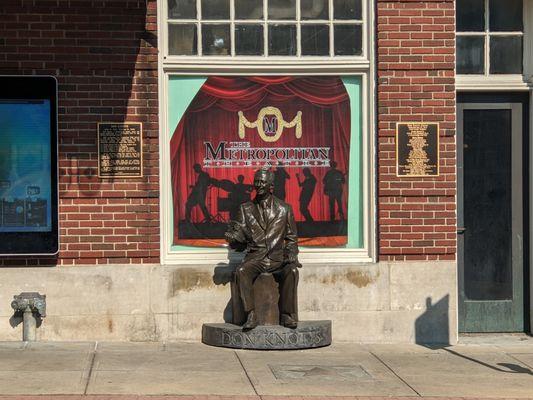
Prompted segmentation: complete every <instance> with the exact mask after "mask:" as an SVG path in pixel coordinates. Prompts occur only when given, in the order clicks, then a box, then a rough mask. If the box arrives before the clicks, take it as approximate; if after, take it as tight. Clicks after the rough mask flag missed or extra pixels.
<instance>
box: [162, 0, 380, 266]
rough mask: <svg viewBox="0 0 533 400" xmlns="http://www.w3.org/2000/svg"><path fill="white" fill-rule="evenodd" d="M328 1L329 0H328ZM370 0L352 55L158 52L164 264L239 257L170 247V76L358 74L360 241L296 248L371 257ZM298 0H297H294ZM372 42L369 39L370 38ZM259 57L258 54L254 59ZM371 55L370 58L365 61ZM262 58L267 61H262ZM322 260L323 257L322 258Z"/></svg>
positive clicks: (304, 256)
mask: <svg viewBox="0 0 533 400" xmlns="http://www.w3.org/2000/svg"><path fill="white" fill-rule="evenodd" d="M329 1H332V0H329ZM374 1H375V0H370V1H365V0H363V19H364V18H365V17H366V19H367V20H366V23H365V25H364V26H365V28H364V29H363V49H364V50H363V53H364V57H363V56H358V57H352V56H349V57H345V56H336V57H329V56H327V57H315V56H305V59H303V60H302V59H301V58H295V57H268V58H267V57H263V56H259V57H258V56H254V57H244V56H243V57H228V56H224V57H216V56H205V57H199V56H194V57H190V56H186V57H179V56H178V57H176V56H173V57H168V56H167V55H166V51H165V52H163V51H161V52H160V53H159V73H158V75H159V84H158V85H159V130H160V135H159V138H160V141H159V148H160V151H159V163H160V167H159V170H160V178H159V179H160V216H161V218H160V221H161V223H160V243H161V245H160V250H161V264H164V265H178V264H179V265H205V264H210V265H211V264H216V263H218V262H223V263H227V262H228V261H231V260H233V259H235V260H237V259H239V258H240V257H241V255H239V254H235V253H232V252H228V250H227V249H225V248H213V249H206V248H199V249H193V248H191V249H190V250H172V244H171V242H172V221H173V216H172V191H171V186H170V182H171V171H170V156H169V150H170V135H171V132H169V127H168V110H167V107H168V86H169V79H170V76H183V77H187V76H211V75H226V76H235V75H298V76H306V75H307V76H312V75H339V76H358V77H360V79H361V123H362V127H361V129H362V133H361V135H362V137H361V154H362V168H361V174H362V176H361V178H362V191H363V196H362V197H363V198H362V208H363V210H362V211H363V212H362V216H363V247H362V248H358V249H353V248H310V247H307V248H305V247H304V248H301V250H300V256H299V258H300V260H301V261H302V262H303V263H307V264H333V265H334V264H347V263H350V264H353V263H369V262H375V261H376V255H377V248H376V246H377V240H376V211H375V210H376V201H377V198H376V150H375V149H376V148H377V143H376V141H377V137H376V135H374V131H375V116H376V110H375V107H376V106H375V96H374V93H375V79H374V69H375V65H374V61H373V55H374V54H373V53H374V49H373V45H371V43H370V40H369V38H374V36H373V35H374V11H373V10H374V8H373V7H374ZM166 3H167V0H159V1H158V15H163V16H164V18H159V20H158V29H159V37H160V46H163V48H165V49H166V46H167V44H166V36H165V35H166V33H167V27H168V23H167V20H166V7H167V6H166ZM298 3H299V1H298ZM372 44H373V41H372ZM258 58H259V59H258ZM370 60H372V62H371V61H370ZM266 61H268V63H267V62H266ZM324 260H327V261H324Z"/></svg>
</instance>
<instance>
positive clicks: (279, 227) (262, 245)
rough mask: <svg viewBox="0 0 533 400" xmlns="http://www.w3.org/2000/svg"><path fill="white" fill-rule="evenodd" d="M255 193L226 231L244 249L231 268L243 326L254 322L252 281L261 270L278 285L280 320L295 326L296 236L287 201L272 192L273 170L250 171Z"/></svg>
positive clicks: (237, 247)
mask: <svg viewBox="0 0 533 400" xmlns="http://www.w3.org/2000/svg"><path fill="white" fill-rule="evenodd" d="M254 188H255V191H256V196H255V198H254V200H253V201H249V202H246V203H244V204H242V205H241V206H240V207H239V212H238V215H237V218H236V219H235V221H232V222H231V223H230V225H229V227H228V231H227V232H226V235H225V236H226V240H227V241H228V243H229V245H230V247H231V248H233V249H235V250H237V251H244V250H247V253H246V255H245V257H244V260H243V262H242V264H241V265H240V266H239V267H238V268H237V270H236V271H235V278H236V284H237V286H238V289H239V293H240V296H241V299H242V302H243V307H244V311H245V312H246V314H247V319H246V322H245V323H244V325H243V329H245V330H247V329H253V328H255V327H256V326H257V325H258V318H257V315H256V312H255V308H256V307H255V306H256V305H255V304H254V291H253V283H254V281H255V279H256V278H257V277H258V276H259V275H260V274H261V273H271V274H272V275H273V277H274V279H275V280H276V282H278V285H279V295H280V297H279V310H280V323H281V324H282V325H283V326H286V327H288V328H296V327H297V326H298V305H297V295H296V290H297V285H298V276H299V274H298V268H300V267H301V264H300V263H299V262H298V238H297V235H296V223H295V221H294V215H293V212H292V208H291V206H290V205H289V204H287V203H285V202H284V201H282V200H280V199H278V198H277V197H275V196H273V195H272V192H273V189H274V173H273V172H272V171H270V170H265V169H261V170H258V171H256V173H255V175H254Z"/></svg>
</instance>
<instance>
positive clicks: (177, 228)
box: [169, 76, 363, 249]
mask: <svg viewBox="0 0 533 400" xmlns="http://www.w3.org/2000/svg"><path fill="white" fill-rule="evenodd" d="M186 88H187V89H186ZM169 89H170V90H169V100H170V101H169V118H170V121H169V126H171V127H172V126H174V127H175V128H174V130H173V133H172V135H171V140H170V153H171V154H170V160H171V171H172V173H171V175H172V208H173V221H174V222H173V239H172V245H173V246H174V248H176V249H179V248H180V247H177V246H205V247H217V246H221V245H223V244H224V232H225V230H226V227H227V223H228V222H229V221H230V220H232V219H234V218H235V216H236V214H237V212H238V209H239V206H240V204H241V203H243V202H245V201H248V200H250V199H251V197H252V189H253V187H252V182H253V174H254V171H255V170H257V169H259V168H265V167H266V168H271V169H272V170H273V171H274V176H275V181H274V195H275V196H276V197H278V198H280V199H282V200H284V201H286V202H287V203H289V204H290V205H292V208H293V210H294V213H295V219H296V221H297V226H298V233H299V237H300V244H301V245H303V246H320V247H352V248H360V247H362V230H363V229H362V228H363V226H362V218H361V213H362V209H361V197H362V185H361V184H362V180H361V166H360V163H361V81H360V79H359V78H357V77H336V76H323V77H320V76H313V77H290V76H281V77H279V76H278V77H220V76H211V77H209V78H196V79H190V78H185V79H181V78H179V77H171V79H170V84H169ZM185 93H186V96H187V97H188V98H192V101H191V102H190V104H189V105H188V106H187V108H186V109H184V108H183V105H184V104H183V103H181V106H180V100H181V99H182V98H183V96H184V95H185Z"/></svg>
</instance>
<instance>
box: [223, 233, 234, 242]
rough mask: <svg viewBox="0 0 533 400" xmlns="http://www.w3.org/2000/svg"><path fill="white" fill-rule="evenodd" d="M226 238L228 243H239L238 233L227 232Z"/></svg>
mask: <svg viewBox="0 0 533 400" xmlns="http://www.w3.org/2000/svg"><path fill="white" fill-rule="evenodd" d="M224 237H225V239H226V242H229V243H231V242H236V241H237V234H236V232H231V231H227V232H226V233H225V234H224Z"/></svg>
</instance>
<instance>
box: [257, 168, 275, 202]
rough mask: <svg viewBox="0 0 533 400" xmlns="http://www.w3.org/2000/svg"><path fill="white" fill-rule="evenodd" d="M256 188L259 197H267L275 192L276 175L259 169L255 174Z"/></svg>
mask: <svg viewBox="0 0 533 400" xmlns="http://www.w3.org/2000/svg"><path fill="white" fill-rule="evenodd" d="M254 187H255V191H256V192H257V195H258V196H265V195H267V194H269V193H272V191H273V190H274V173H273V172H272V171H271V170H270V169H264V168H262V169H258V170H257V171H255V174H254Z"/></svg>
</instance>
